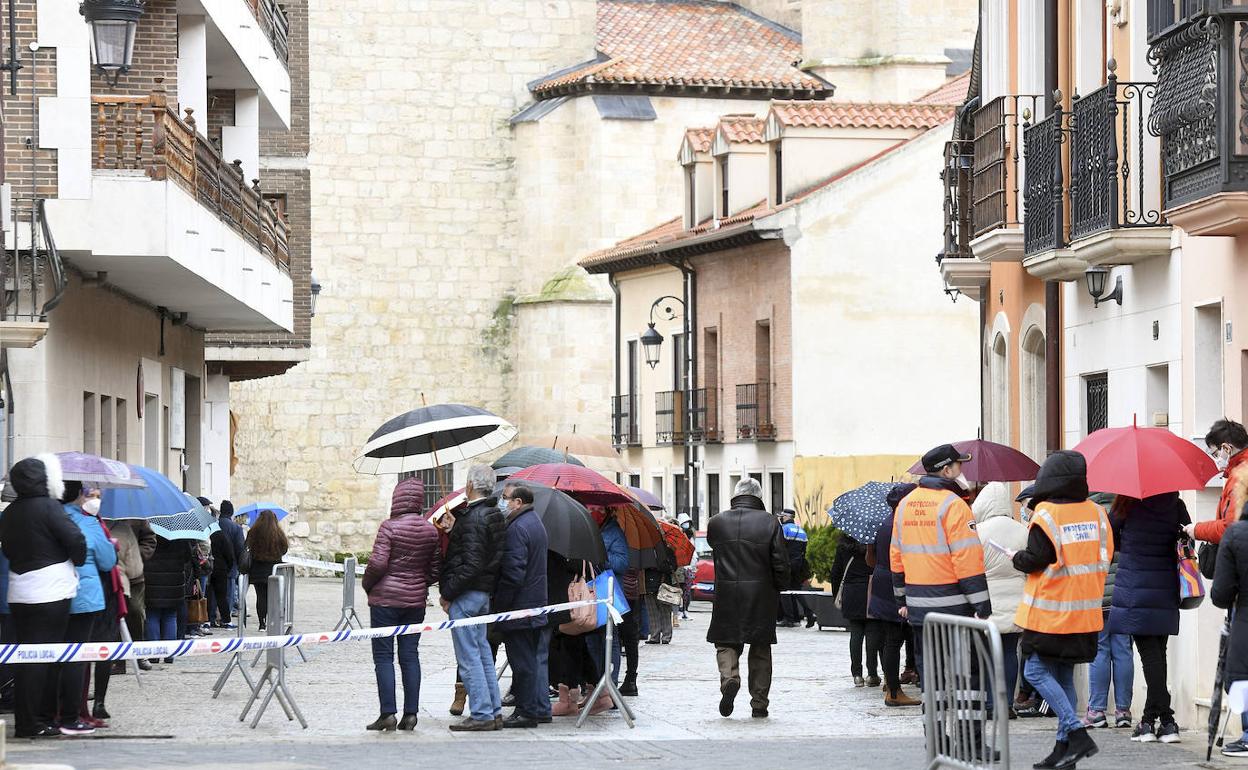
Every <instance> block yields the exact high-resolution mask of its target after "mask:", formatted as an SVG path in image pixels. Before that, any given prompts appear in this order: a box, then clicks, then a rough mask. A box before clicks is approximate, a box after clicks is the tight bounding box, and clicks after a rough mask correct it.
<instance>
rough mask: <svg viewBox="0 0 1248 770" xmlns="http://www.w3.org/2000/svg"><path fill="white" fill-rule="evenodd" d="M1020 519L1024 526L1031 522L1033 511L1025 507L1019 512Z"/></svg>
mask: <svg viewBox="0 0 1248 770" xmlns="http://www.w3.org/2000/svg"><path fill="white" fill-rule="evenodd" d="M1018 518H1019V519H1021V520H1022V522H1023V523H1024V524H1026V523H1027V522H1029V521H1031V509H1030V508H1028V507H1027V506H1025V505H1024V506H1023V507H1022V508H1020V509H1019V510H1018Z"/></svg>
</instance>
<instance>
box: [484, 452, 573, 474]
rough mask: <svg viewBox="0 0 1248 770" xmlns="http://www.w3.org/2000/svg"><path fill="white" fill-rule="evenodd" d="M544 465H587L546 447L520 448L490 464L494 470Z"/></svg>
mask: <svg viewBox="0 0 1248 770" xmlns="http://www.w3.org/2000/svg"><path fill="white" fill-rule="evenodd" d="M543 463H571V464H572V465H584V464H585V463H583V462H581V461H580V460H578V459H576V458H575V457H572V456H571V455H565V454H564V453H563V452H561V451H559V450H557V449H550V448H549V447H544V446H520V447H516V448H515V449H512V450H510V451H509V452H507V454H505V455H503V456H502V457H500V458H498V459H497V460H495V461H494V462H493V463H491V464H490V467H491V468H493V469H494V470H498V469H499V468H508V467H515V468H527V467H529V466H530V465H542V464H543Z"/></svg>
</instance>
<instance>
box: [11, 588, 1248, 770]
mask: <svg viewBox="0 0 1248 770" xmlns="http://www.w3.org/2000/svg"><path fill="white" fill-rule="evenodd" d="M340 595H341V593H340V590H339V584H338V583H337V582H336V581H332V580H327V579H313V578H303V579H301V580H300V584H299V597H298V604H297V626H298V629H299V630H301V631H322V630H327V629H330V628H332V627H333V625H334V624H335V622H336V621H337V619H338V614H339V608H338V603H339V597H340ZM708 610H709V606H708V605H697V604H695V606H694V612H693V613H692V616H691V619H690V620H688V621H685V622H684V623H683V624H682V626H681V627H680V628H679V629H677V630H676V633H675V637H674V640H673V642H672V644H671V645H665V646H655V645H642V652H641V665H640V669H641V679H640V684H639V689H640V691H641V694H640V696H639V697H637V698H632V699H630V702H631V703H632V704H633V707H634V710H635V711H636V713H637V727H636V729H634V730H630V729H629V728H628V727H627V726H626V725H625V724H624V721H623V720H622V719H621V718H620V717H619V716H618V715H615V714H613V713H608V714H603V715H599V716H595V717H592V718H591V719H590V720H589V721H588V722H587V724H586V726H585V727H584V729H582V730H577V729H576V728H575V727H574V726H573V725H572V723H571V721H570V720H565V719H559V720H556V722H555V723H554V724H552V725H543V726H542V727H541V728H539V729H537V730H508V731H504V732H496V733H486V734H454V733H451V732H450V731H449V730H447V729H446V728H447V725H448V724H450V723H451V722H452V721H454V720H455V718H454V717H451V716H450V715H449V714H448V713H447V706H448V705H449V703H450V699H451V693H452V689H453V683H454V678H455V671H454V655H453V652H452V650H451V644H450V636H449V633H446V632H442V633H437V634H426V635H425V636H424V637H423V638H422V640H421V664H422V674H423V683H422V687H421V696H422V703H421V712H420V724H419V726H418V727H417V729H416V730H415V732H414V733H413V734H383V735H379V734H371V733H365V731H364V729H363V728H364V725H365V724H367V723H368V722H370V721H372V720H373V719H374V718H375V717H376V715H377V707H376V693H375V690H374V684H373V672H372V661H371V658H370V655H369V650H368V646H367V644H366V643H354V642H353V643H347V644H338V645H332V646H324V647H310V648H308V649H307V655H308V659H309V660H308V662H307V663H303V662H301V661H300V660H299V657H298V655H292V656H291V657H292V658H293V663H292V665H291V667H290V669H289V672H288V675H287V677H288V681H289V683H290V687H291V689H292V690H293V692H294V697H295V700H296V702H297V703H298V705H299V707H300V708H301V709H302V710H303V713H304V715H305V716H306V717H307V719H308V723H309V727H308V729H307V730H301V729H300V728H299V726H298V724H297V723H293V722H288V721H287V720H286V718H285V716H284V715H283V714H282V711H281V709H280V708H279V707H278V706H277V704H276V703H274V704H272V705H270V707H269V710H268V711H267V712H266V713H265V715H264V718H263V719H262V720H261V722H260V725H259V727H258V728H257V729H255V730H252V729H250V727H248V726H247V725H245V724H242V723H240V722H239V721H238V715H239V712H240V711H241V709H242V705H243V702H244V700H245V695H246V687H245V686H244V685H243V684H242V681H241V679H232V680H231V681H230V682H229V683H228V684H227V685H226V689H225V690H224V691H223V692H222V694H221V697H220V698H219V699H217V700H213V699H212V698H211V688H212V684H213V682H214V681H215V679H216V677H217V675H218V673H219V672H220V671H221V669H222V667H223V666H224V665H225V660H224V659H219V658H216V657H200V658H180V659H178V661H177V662H176V663H174V664H172V665H168V666H164V665H161V666H157V668H156V670H155V671H153V672H151V673H149V674H146V675H145V676H144V677H143V684H142V687H141V688H140V687H139V685H138V684H137V683H136V681H135V678H134V676H133V675H129V676H126V677H114V679H113V683H112V686H111V688H110V691H109V700H108V707H109V710H110V711H111V712H112V714H113V720H112V725H113V726H112V727H111V728H110V729H108V730H101V731H98V732H97V733H96V736H94V737H90V738H79V739H58V740H55V741H51V742H30V741H16V740H13V739H10V741H9V746H8V759H9V761H10V762H16V763H18V765H19V766H20V765H21V764H25V763H64V764H68V765H71V766H73V767H74V768H77V769H78V770H97V769H98V770H123V769H124V770H129V769H131V768H150V769H152V770H155V769H158V768H187V769H191V770H200V769H203V770H207V769H208V768H249V769H252V768H254V769H255V770H295V769H297V768H342V767H349V766H353V765H356V764H358V763H359V761H360V760H361V758H363V757H367V761H368V762H370V763H385V762H391V763H394V764H395V765H396V766H412V765H416V764H417V763H419V764H421V765H425V764H427V763H434V765H433V766H435V767H437V766H445V765H449V764H451V763H457V764H458V763H463V762H470V763H472V764H473V765H475V766H478V767H484V768H492V767H500V768H502V767H506V768H508V770H514V769H516V768H528V767H539V766H540V767H548V766H551V765H552V764H555V763H560V762H562V763H577V764H586V765H588V766H590V767H604V766H611V765H618V766H620V767H625V768H634V767H645V768H660V767H676V766H678V765H679V766H680V767H682V768H689V767H699V768H700V767H706V768H715V769H716V770H733V769H734V768H749V770H763V769H764V768H772V767H785V768H806V767H810V768H815V767H818V768H824V769H828V768H833V769H834V768H861V767H868V766H872V765H875V766H878V767H881V768H884V767H888V768H894V767H895V768H912V767H913V768H918V767H922V766H923V764H924V749H923V741H922V725H921V723H920V719H919V713H918V709H917V708H910V709H887V708H885V707H884V705H883V700H882V696H881V694H880V693H879V692H878V691H869V690H866V689H855V688H854V687H853V686H852V682H851V680H850V678H849V676H848V669H849V653H848V639H847V635H846V634H843V633H838V632H833V631H824V632H819V631H817V630H815V629H811V630H806V629H780V630H779V635H780V637H779V638H780V644H779V645H778V646H777V647H776V649H775V681H774V683H773V686H772V694H771V698H772V702H771V715H772V716H771V718H770V719H768V720H753V719H750V717H749V704H748V698H747V697H746V696H745V695H744V693H743V695H742V696H739V698H738V709H737V714H736V715H734V717H733V718H731V719H723V718H721V717H720V716H719V715H718V712H717V710H716V706H717V703H718V678H717V675H716V670H715V662H714V654H713V652H712V649H711V647H710V646H709V645H708V644H707V643H706V642H705V641H703V639H704V637H705V632H706V624H707V622H708V620H709V618H710V613H709V611H708ZM430 613H431V615H430V617H431V618H433V617H437V618H440V617H441V613H440V612H439V610H437V608H436V607H435V608H430ZM361 614H362V615H363V616H364V620H365V622H367V609H366V608H362V611H361ZM254 671H256V672H257V673H258V671H259V669H254ZM235 677H237V674H235ZM400 697H401V696H400ZM1052 729H1053V722H1052V721H1051V720H1024V721H1017V722H1014V723H1012V724H1011V741H1012V746H1013V752H1012V756H1013V759H1014V766H1015V767H1029V766H1030V765H1031V763H1032V762H1034V761H1035V760H1036V759H1038V758H1039V757H1041V756H1043V755H1044V754H1046V753H1047V750H1048V749H1049V748H1050V747H1051V746H1052V732H1051V731H1052ZM1126 733H1127V731H1125V730H1114V731H1098V733H1097V734H1096V737H1097V739H1098V741H1099V742H1100V743H1101V745H1102V752H1101V754H1100V755H1099V756H1097V757H1095V758H1094V759H1092V760H1089V761H1087V762H1085V763H1082V764H1081V765H1080V767H1081V768H1084V770H1097V769H1098V768H1105V769H1107V770H1108V769H1109V768H1128V767H1130V768H1147V767H1185V766H1195V765H1196V762H1197V760H1198V759H1203V758H1204V752H1203V737H1201V736H1198V735H1197V733H1196V732H1191V733H1187V734H1185V742H1184V743H1182V744H1180V745H1178V746H1163V745H1161V744H1148V745H1143V744H1135V743H1131V742H1130V741H1128V740H1127V737H1126ZM1198 743H1199V744H1201V750H1200V752H1199V757H1198V756H1197V748H1198V747H1197V744H1198ZM1213 766H1214V767H1223V766H1225V767H1231V766H1233V764H1232V763H1230V762H1227V763H1226V764H1225V765H1223V764H1219V763H1218V761H1217V759H1216V757H1215V762H1214V764H1213ZM1245 766H1246V767H1248V764H1246V765H1245Z"/></svg>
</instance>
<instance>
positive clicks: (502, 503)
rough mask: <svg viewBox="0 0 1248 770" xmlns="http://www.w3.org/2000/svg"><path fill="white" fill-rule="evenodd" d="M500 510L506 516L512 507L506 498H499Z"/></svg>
mask: <svg viewBox="0 0 1248 770" xmlns="http://www.w3.org/2000/svg"><path fill="white" fill-rule="evenodd" d="M498 510H500V511H502V512H503V513H504V514H506V513H507V512H508V511H509V510H510V506H509V505H507V500H506V499H505V498H502V497H500V498H498Z"/></svg>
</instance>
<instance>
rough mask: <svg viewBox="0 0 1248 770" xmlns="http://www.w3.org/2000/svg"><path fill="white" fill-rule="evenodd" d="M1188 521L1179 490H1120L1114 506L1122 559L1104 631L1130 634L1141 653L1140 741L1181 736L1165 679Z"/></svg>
mask: <svg viewBox="0 0 1248 770" xmlns="http://www.w3.org/2000/svg"><path fill="white" fill-rule="evenodd" d="M1190 522H1191V517H1190V516H1189V515H1188V513H1187V507H1186V506H1185V505H1183V501H1182V500H1180V499H1179V494H1178V493H1177V492H1170V493H1167V494H1162V495H1154V496H1152V497H1146V498H1144V499H1143V500H1136V499H1134V498H1131V497H1125V496H1123V495H1119V496H1118V497H1117V499H1115V500H1114V505H1113V508H1112V509H1111V510H1110V524H1111V526H1112V527H1113V529H1114V543H1115V544H1116V547H1117V551H1118V553H1119V560H1118V573H1117V577H1116V578H1115V581H1114V594H1113V597H1112V600H1111V604H1110V609H1109V620H1108V621H1107V624H1106V631H1107V632H1108V633H1110V634H1130V635H1131V638H1132V640H1133V641H1134V642H1135V649H1136V650H1138V651H1139V654H1140V663H1141V667H1142V668H1143V670H1144V682H1145V684H1146V698H1145V701H1144V715H1143V717H1142V718H1141V720H1140V724H1139V725H1138V726H1137V727H1136V728H1135V732H1134V733H1132V735H1131V740H1133V741H1139V742H1141V743H1150V742H1153V741H1158V740H1159V741H1161V742H1163V743H1177V742H1178V741H1179V726H1178V724H1176V723H1175V721H1174V709H1172V708H1171V707H1170V691H1169V689H1168V684H1167V681H1166V676H1167V674H1166V644H1167V642H1168V641H1169V638H1170V637H1171V636H1175V635H1176V634H1178V633H1179V581H1178V576H1177V575H1178V563H1179V562H1178V550H1177V545H1178V542H1179V537H1180V536H1181V535H1182V534H1183V529H1182V528H1183V526H1184V525H1185V524H1189V523H1190ZM1158 723H1160V724H1159V725H1158Z"/></svg>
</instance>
